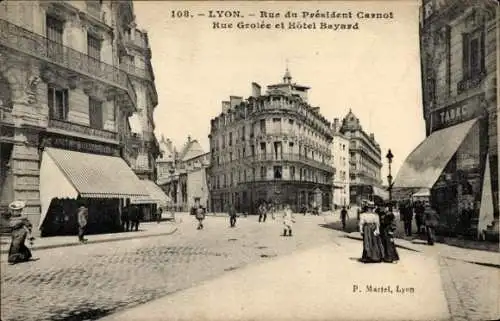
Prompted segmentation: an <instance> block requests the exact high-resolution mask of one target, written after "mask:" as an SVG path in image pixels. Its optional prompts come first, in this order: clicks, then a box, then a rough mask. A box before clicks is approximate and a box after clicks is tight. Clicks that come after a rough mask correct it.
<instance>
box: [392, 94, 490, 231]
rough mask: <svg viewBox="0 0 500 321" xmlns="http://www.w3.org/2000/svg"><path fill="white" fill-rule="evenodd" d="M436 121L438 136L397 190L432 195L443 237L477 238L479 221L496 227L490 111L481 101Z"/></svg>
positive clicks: (417, 154)
mask: <svg viewBox="0 0 500 321" xmlns="http://www.w3.org/2000/svg"><path fill="white" fill-rule="evenodd" d="M431 117H432V121H431V129H432V133H431V134H430V135H429V136H428V137H427V138H426V139H425V140H424V141H423V142H422V143H421V144H420V145H419V146H417V148H415V150H413V152H412V153H411V154H410V155H409V156H408V157H407V159H406V160H405V162H404V164H403V166H402V167H401V169H400V170H399V172H398V175H397V177H396V180H395V183H394V188H396V189H398V188H403V189H404V188H426V189H429V190H430V196H429V199H430V203H431V205H432V206H433V207H434V208H435V209H436V210H437V212H438V213H439V215H440V228H439V231H440V232H441V233H443V234H447V235H466V236H472V237H474V236H476V234H477V233H476V231H477V228H478V220H479V217H485V215H487V216H489V217H490V218H491V219H490V221H491V222H492V221H493V206H494V204H493V200H492V199H493V197H492V193H493V190H492V186H491V180H490V179H489V177H490V175H491V167H490V164H489V157H488V122H487V120H488V117H487V116H486V115H485V108H484V106H483V105H482V104H481V103H480V98H479V97H478V96H476V97H473V99H468V100H465V101H462V102H460V103H457V104H454V105H452V106H448V107H446V108H441V109H438V110H436V111H434V113H433V114H432V116H431ZM488 196H489V198H488ZM485 206H486V207H485ZM485 211H486V212H487V213H486V212H485ZM491 222H490V223H491Z"/></svg>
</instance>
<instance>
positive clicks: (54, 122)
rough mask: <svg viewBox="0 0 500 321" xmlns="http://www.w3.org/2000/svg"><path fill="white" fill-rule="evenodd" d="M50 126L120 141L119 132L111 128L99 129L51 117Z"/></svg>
mask: <svg viewBox="0 0 500 321" xmlns="http://www.w3.org/2000/svg"><path fill="white" fill-rule="evenodd" d="M49 128H57V129H62V130H65V131H68V132H73V133H79V134H84V135H88V136H93V137H99V138H104V139H107V140H114V141H118V133H115V132H112V131H109V130H104V129H97V128H92V127H88V126H84V125H80V124H75V123H70V122H67V121H64V120H59V119H53V118H51V119H49Z"/></svg>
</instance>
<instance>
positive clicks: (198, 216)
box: [195, 204, 205, 230]
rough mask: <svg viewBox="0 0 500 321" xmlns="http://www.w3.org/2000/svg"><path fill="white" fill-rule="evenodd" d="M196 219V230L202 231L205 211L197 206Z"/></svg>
mask: <svg viewBox="0 0 500 321" xmlns="http://www.w3.org/2000/svg"><path fill="white" fill-rule="evenodd" d="M195 216H196V219H197V220H198V228H197V229H198V230H202V229H203V227H204V226H203V220H204V219H205V209H204V208H203V207H202V206H201V205H199V204H198V205H197V207H196V214H195Z"/></svg>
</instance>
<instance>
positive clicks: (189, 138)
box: [188, 135, 191, 143]
mask: <svg viewBox="0 0 500 321" xmlns="http://www.w3.org/2000/svg"><path fill="white" fill-rule="evenodd" d="M190 142H191V135H188V143H190Z"/></svg>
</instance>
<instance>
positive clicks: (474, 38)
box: [463, 31, 485, 79]
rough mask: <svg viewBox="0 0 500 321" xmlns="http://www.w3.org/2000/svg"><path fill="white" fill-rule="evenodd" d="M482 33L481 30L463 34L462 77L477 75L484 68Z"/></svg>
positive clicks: (467, 77) (474, 76) (468, 77)
mask: <svg viewBox="0 0 500 321" xmlns="http://www.w3.org/2000/svg"><path fill="white" fill-rule="evenodd" d="M484 49H485V48H484V33H483V32H481V31H477V32H473V33H469V34H464V35H463V69H464V73H463V74H464V79H470V78H476V77H478V76H479V75H480V74H481V73H482V72H483V71H484V68H485V64H484V63H485V50H484Z"/></svg>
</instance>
